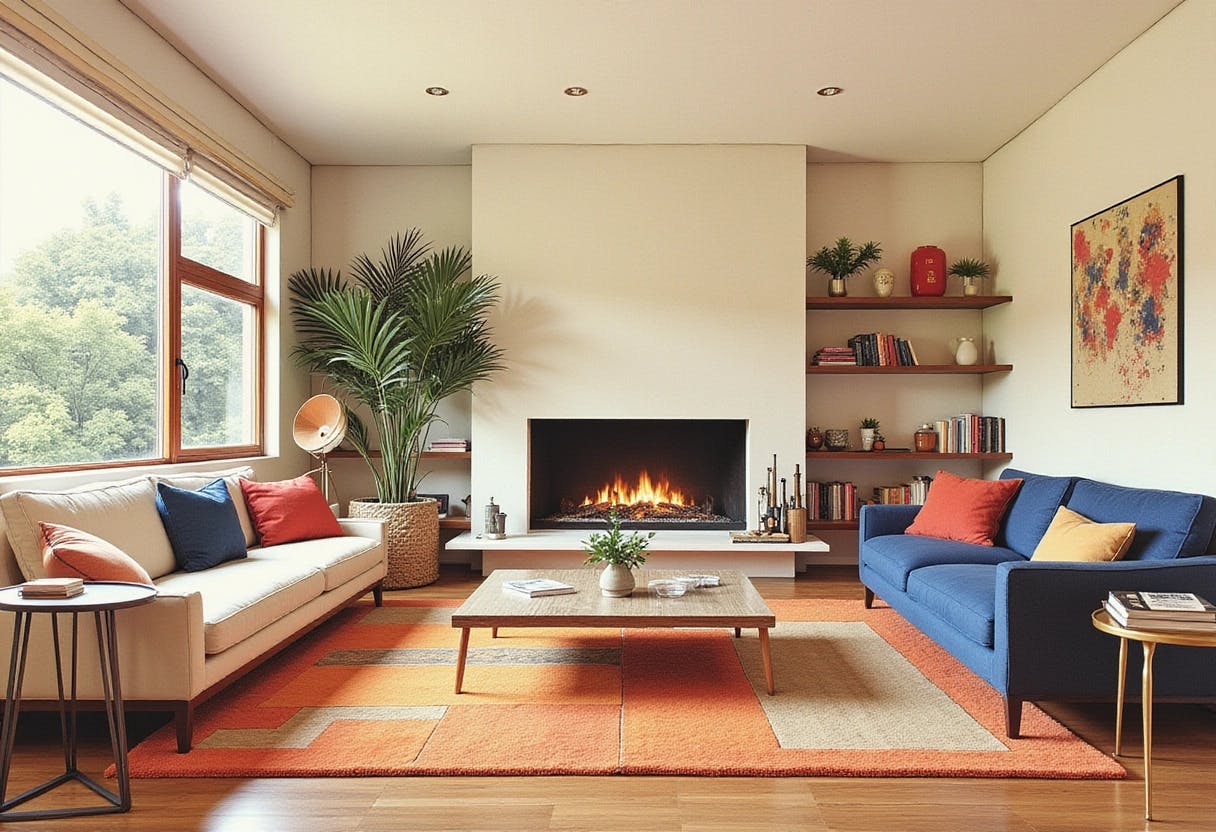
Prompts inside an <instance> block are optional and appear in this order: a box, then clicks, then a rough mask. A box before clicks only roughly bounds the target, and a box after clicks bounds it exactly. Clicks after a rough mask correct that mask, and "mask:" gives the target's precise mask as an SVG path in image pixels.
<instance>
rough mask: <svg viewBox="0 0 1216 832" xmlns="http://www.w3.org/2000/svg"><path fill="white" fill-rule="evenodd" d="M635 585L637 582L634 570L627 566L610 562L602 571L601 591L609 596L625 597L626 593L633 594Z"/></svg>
mask: <svg viewBox="0 0 1216 832" xmlns="http://www.w3.org/2000/svg"><path fill="white" fill-rule="evenodd" d="M634 586H636V583H635V582H634V580H633V572H631V571H630V570H629V568H628V567H627V566H621V565H620V564H619V563H610V564H608V565H607V566H605V567H604V571H603V572H602V573H600V592H601V593H602V594H604V595H607V596H608V597H609V598H624V597H625V596H626V595H631V594H632V593H633V588H634Z"/></svg>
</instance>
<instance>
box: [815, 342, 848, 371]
mask: <svg viewBox="0 0 1216 832" xmlns="http://www.w3.org/2000/svg"><path fill="white" fill-rule="evenodd" d="M811 364H812V365H817V366H820V367H823V366H841V367H853V366H856V365H857V352H856V350H854V349H853V348H852V347H821V348H820V349H818V350H816V352H815V356H814V358H812V359H811Z"/></svg>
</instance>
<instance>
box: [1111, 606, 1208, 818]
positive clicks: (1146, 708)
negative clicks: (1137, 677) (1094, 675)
mask: <svg viewBox="0 0 1216 832" xmlns="http://www.w3.org/2000/svg"><path fill="white" fill-rule="evenodd" d="M1090 618H1091V620H1092V621H1093V625H1094V627H1096V628H1098V629H1099V630H1101V631H1102V632H1104V633H1109V634H1110V635H1112V636H1118V637H1119V688H1118V691H1119V692H1118V695H1117V696H1116V708H1117V709H1118V710H1116V711H1115V756H1119V755H1120V754H1122V753H1123V692H1124V688H1125V687H1126V684H1127V643H1128V642H1129V641H1138V642H1140V643H1141V644H1142V645H1143V646H1144V671H1143V673H1142V674H1141V694H1140V699H1141V701H1140V708H1141V719H1142V720H1143V723H1144V819H1145V820H1152V819H1153V762H1152V755H1153V654H1154V652H1156V650H1157V645H1158V644H1175V645H1178V646H1180V647H1216V630H1213V631H1212V632H1199V631H1195V632H1178V631H1176V630H1154V629H1153V628H1152V627H1124V626H1123V625H1121V624H1119V623H1118V622H1116V621H1115V620H1114V619H1112V618H1111V617H1110V613H1108V612H1107V611H1106V610H1095V611H1094V613H1093V615H1091V616H1090Z"/></svg>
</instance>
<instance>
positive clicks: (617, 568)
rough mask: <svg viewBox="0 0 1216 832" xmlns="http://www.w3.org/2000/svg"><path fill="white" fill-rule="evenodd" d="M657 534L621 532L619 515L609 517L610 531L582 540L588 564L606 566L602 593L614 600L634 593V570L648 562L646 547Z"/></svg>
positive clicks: (594, 534)
mask: <svg viewBox="0 0 1216 832" xmlns="http://www.w3.org/2000/svg"><path fill="white" fill-rule="evenodd" d="M652 537H654V532H650V533H649V534H641V533H639V532H630V533H629V534H623V533H622V532H621V519H620V518H619V517H617V516H616V512H613V513H611V514H609V515H608V531H606V532H592V533H591V534H590V535H588V537H587V539H586V540H584V541H583V552H585V553H586V555H587V561H586V563H587V565H588V566H590V565H592V564H596V563H602V564H604V571H603V573H602V574H601V575H600V592H601V593H603V594H604V595H607V596H609V597H611V598H624V597H625V596H626V595H629V594H631V593H632V592H633V588H634V587H635V586H636V585H637V582H636V581H634V579H633V570H634V569H635V568H637V567H639V566H641V565H642V564H644V563H645V562H646V555H645V554H643V553H644V552H645V551H646V547H647V546H649V545H650V539H651V538H652Z"/></svg>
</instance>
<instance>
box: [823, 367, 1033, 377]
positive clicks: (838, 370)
mask: <svg viewBox="0 0 1216 832" xmlns="http://www.w3.org/2000/svg"><path fill="white" fill-rule="evenodd" d="M1012 370H1013V365H1012V364H971V365H969V366H962V365H959V364H918V365H916V366H915V367H905V366H898V365H894V364H892V365H887V366H882V367H864V366H854V365H852V364H844V365H824V364H812V365H811V366H809V367H807V368H806V374H807V375H808V376H850V375H859V376H903V375H907V376H916V375H924V376H929V375H982V374H985V373H1008V372H1011V371H1012Z"/></svg>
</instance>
